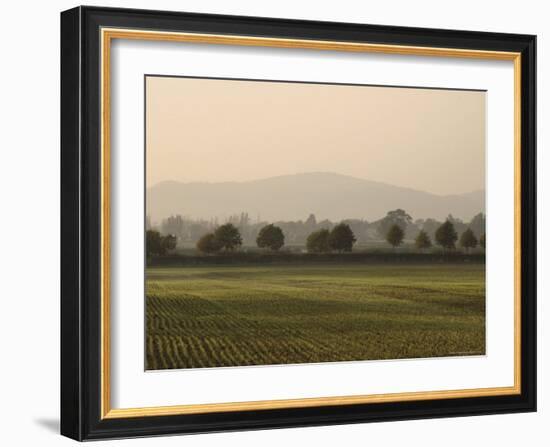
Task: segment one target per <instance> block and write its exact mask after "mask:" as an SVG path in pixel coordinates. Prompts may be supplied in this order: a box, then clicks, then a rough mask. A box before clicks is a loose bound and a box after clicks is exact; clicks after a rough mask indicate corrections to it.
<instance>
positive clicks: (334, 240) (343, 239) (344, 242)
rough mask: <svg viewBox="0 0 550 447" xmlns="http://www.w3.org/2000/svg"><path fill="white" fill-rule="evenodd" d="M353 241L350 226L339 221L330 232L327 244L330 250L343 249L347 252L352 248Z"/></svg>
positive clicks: (340, 250)
mask: <svg viewBox="0 0 550 447" xmlns="http://www.w3.org/2000/svg"><path fill="white" fill-rule="evenodd" d="M355 241H356V239H355V235H354V234H353V231H352V229H351V227H350V226H349V225H348V224H345V223H340V224H338V225H336V226H335V227H334V228H333V229H332V231H331V232H330V236H329V238H328V245H329V247H330V248H331V249H332V250H336V251H338V252H340V253H342V252H345V251H348V252H349V251H351V249H352V248H353V244H354V243H355Z"/></svg>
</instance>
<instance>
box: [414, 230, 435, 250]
mask: <svg viewBox="0 0 550 447" xmlns="http://www.w3.org/2000/svg"><path fill="white" fill-rule="evenodd" d="M414 245H416V248H418V249H419V250H425V249H427V248H430V247H431V246H432V240H431V239H430V236H428V233H426V232H425V231H424V230H420V232H419V233H418V236H416V239H415V240H414Z"/></svg>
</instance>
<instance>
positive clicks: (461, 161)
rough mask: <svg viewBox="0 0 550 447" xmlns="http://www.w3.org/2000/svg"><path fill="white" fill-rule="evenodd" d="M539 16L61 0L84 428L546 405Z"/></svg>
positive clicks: (71, 273)
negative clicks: (437, 18) (431, 18)
mask: <svg viewBox="0 0 550 447" xmlns="http://www.w3.org/2000/svg"><path fill="white" fill-rule="evenodd" d="M535 42H536V39H535V36H530V35H516V34H496V33H484V32H470V31H450V30H437V29H419V28H403V27H392V26H378V25H376V26H373V25H360V24H348V23H329V22H311V21H295V20H281V19H267V18H252V17H232V16H219V15H205V14H188V13H176V12H161V11H142V10H124V9H109V8H96V7H78V8H75V9H71V10H69V11H65V12H63V13H62V14H61V63H62V64H61V82H62V85H61V106H62V107H61V108H62V112H61V113H62V115H61V123H62V125H61V172H62V174H61V175H62V179H61V181H62V190H61V204H62V216H61V221H62V229H61V231H62V238H61V239H62V247H61V250H62V265H61V268H62V290H61V295H62V296H61V301H62V305H61V311H62V328H61V353H62V357H61V371H62V377H61V381H62V387H61V413H62V415H61V432H62V434H64V435H66V436H69V437H71V438H74V439H78V440H92V439H103V438H116V437H137V436H150V435H160V434H178V433H181V434H184V433H196V432H211V431H228V430H241V429H261V428H277V427H297V426H310V425H324V424H343V423H357V422H369V421H389V420H401V419H412V418H434V417H448V416H464V415H479V414H490V413H510V412H525V411H535V409H536V354H535V353H536V337H535V336H536V318H535V313H536V309H535V307H536V276H535V275H536V224H535V223H536V216H535V210H536V194H535V159H536V156H535V122H536V121H535V99H536V98H535Z"/></svg>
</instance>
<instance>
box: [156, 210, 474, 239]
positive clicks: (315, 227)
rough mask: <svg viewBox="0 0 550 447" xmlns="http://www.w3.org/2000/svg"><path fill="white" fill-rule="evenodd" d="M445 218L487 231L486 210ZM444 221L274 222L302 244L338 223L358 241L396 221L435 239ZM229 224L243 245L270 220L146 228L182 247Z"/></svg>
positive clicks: (379, 234) (179, 222)
mask: <svg viewBox="0 0 550 447" xmlns="http://www.w3.org/2000/svg"><path fill="white" fill-rule="evenodd" d="M445 220H448V221H450V222H451V223H452V224H453V225H454V227H455V230H456V231H457V232H458V233H459V234H462V233H463V232H464V231H466V229H468V228H470V229H471V230H472V231H473V232H474V235H475V236H476V238H478V239H479V238H480V237H481V235H482V234H483V233H484V232H485V215H484V214H483V213H478V214H476V215H475V216H474V217H473V218H472V219H471V220H470V221H462V220H461V219H458V218H456V217H454V216H452V215H448V216H447V218H446V219H445ZM445 220H443V221H438V220H436V219H431V218H429V219H416V220H413V218H412V216H410V215H409V214H408V213H407V212H406V211H404V210H402V209H396V210H392V211H389V212H388V213H387V214H386V216H384V217H383V218H382V219H379V220H376V221H372V222H368V221H366V220H364V219H344V220H342V221H341V222H332V221H330V220H327V219H324V220H317V219H316V217H315V215H313V214H310V215H309V217H308V218H307V219H305V220H297V221H277V222H273V224H274V225H275V226H277V227H279V228H280V229H281V230H282V232H283V233H284V237H285V244H286V245H289V246H303V245H305V244H306V242H307V238H308V237H309V235H310V234H311V233H313V232H314V231H319V230H322V229H327V230H329V231H331V230H332V229H333V228H334V227H335V226H336V225H338V224H339V223H345V224H347V225H349V227H350V228H351V229H352V231H353V234H354V235H355V238H356V240H357V243H358V244H367V243H369V242H371V241H379V240H381V239H385V238H386V235H387V233H388V230H389V229H390V227H391V226H392V225H394V224H397V225H399V226H400V227H401V229H402V230H403V231H404V233H405V236H404V237H405V239H414V238H415V237H416V236H417V235H418V233H419V232H420V231H421V230H423V231H425V232H426V233H427V234H428V236H429V237H430V238H431V239H432V240H435V231H436V230H437V229H438V228H439V227H440V226H441V225H442V224H443V223H444V221H445ZM226 223H230V224H232V225H233V226H234V227H236V228H237V229H238V230H239V233H240V235H241V238H242V243H243V245H248V246H250V245H254V244H255V243H256V240H257V238H258V236H259V234H260V231H261V230H262V228H264V227H265V226H267V225H268V224H269V223H270V222H265V221H261V220H260V219H259V218H258V219H257V220H254V221H253V220H252V219H251V218H250V217H249V215H248V213H240V214H236V215H234V216H229V217H228V218H227V219H225V220H224V222H218V219H216V218H214V219H210V220H204V219H192V218H189V217H183V216H180V215H176V216H170V217H168V218H166V219H164V220H162V221H161V222H160V224H159V225H152V223H151V221H150V219H148V221H147V229H156V230H158V231H160V233H161V234H172V235H174V236H176V238H177V244H178V246H180V247H183V246H186V245H187V246H190V245H192V246H194V245H195V244H196V243H197V241H198V240H199V239H200V238H201V237H202V236H203V235H204V234H206V233H213V232H214V231H215V230H216V229H217V228H218V227H220V225H222V224H226Z"/></svg>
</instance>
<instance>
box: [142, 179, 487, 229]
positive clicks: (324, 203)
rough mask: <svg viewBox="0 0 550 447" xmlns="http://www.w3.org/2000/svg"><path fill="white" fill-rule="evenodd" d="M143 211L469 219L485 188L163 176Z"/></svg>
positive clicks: (156, 218)
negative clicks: (439, 190) (436, 189)
mask: <svg viewBox="0 0 550 447" xmlns="http://www.w3.org/2000/svg"><path fill="white" fill-rule="evenodd" d="M146 204H147V215H149V216H150V218H151V220H152V221H153V222H160V221H161V220H162V219H164V218H166V217H168V216H171V215H177V214H180V215H182V216H185V217H190V218H194V219H200V218H202V219H206V220H210V219H212V218H216V217H217V218H218V219H219V220H220V221H221V222H223V220H224V219H225V218H227V217H229V216H231V215H235V214H240V213H241V212H246V213H248V214H249V216H250V217H251V218H252V219H256V218H258V217H259V218H260V219H261V220H262V221H272V222H276V221H297V220H304V219H306V218H307V216H308V215H309V214H311V213H312V214H314V215H315V216H316V217H317V219H318V220H322V219H329V220H331V221H340V220H343V219H366V220H368V221H375V220H378V219H380V218H382V217H384V216H385V215H386V213H387V212H388V211H390V210H394V209H397V208H402V209H404V210H406V211H407V212H408V213H409V214H410V215H411V216H412V217H413V219H419V218H424V219H425V218H430V217H431V218H435V219H438V220H443V219H445V217H447V216H448V215H449V214H452V215H453V216H455V217H458V218H461V219H463V220H465V221H469V220H470V219H471V218H472V217H473V216H474V215H475V214H477V213H479V212H485V191H484V190H478V191H473V192H469V193H464V194H451V195H437V194H432V193H428V192H424V191H419V190H415V189H412V188H405V187H400V186H394V185H390V184H387V183H382V182H376V181H371V180H365V179H360V178H357V177H352V176H348V175H342V174H336V173H331V172H310V173H301V174H291V175H281V176H276V177H269V178H265V179H260V180H250V181H243V182H236V181H234V182H231V181H230V182H219V183H208V182H189V183H185V182H178V181H164V182H161V183H157V184H156V185H153V186H151V187H149V188H147V197H146Z"/></svg>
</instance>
